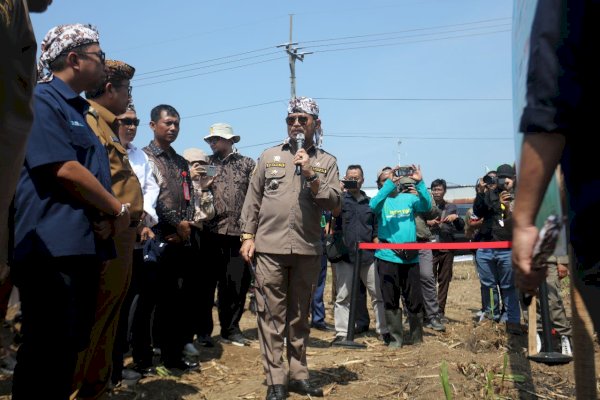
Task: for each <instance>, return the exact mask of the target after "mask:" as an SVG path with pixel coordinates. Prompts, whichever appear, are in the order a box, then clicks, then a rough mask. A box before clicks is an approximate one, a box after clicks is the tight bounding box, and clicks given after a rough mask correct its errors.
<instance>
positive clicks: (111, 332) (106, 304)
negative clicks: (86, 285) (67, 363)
mask: <svg viewBox="0 0 600 400" xmlns="http://www.w3.org/2000/svg"><path fill="white" fill-rule="evenodd" d="M135 234H136V228H127V229H126V230H124V231H123V232H121V233H119V234H118V235H116V236H115V237H114V241H115V249H116V251H117V257H116V258H114V259H112V260H109V261H107V262H105V263H104V264H103V267H102V269H101V271H100V282H99V287H98V292H97V299H96V317H95V322H94V325H93V327H92V332H91V333H90V344H89V346H88V348H87V349H85V350H84V351H82V352H80V353H79V357H78V361H77V368H76V370H75V375H74V378H73V389H74V392H77V391H78V390H79V393H78V395H77V398H79V399H88V398H89V399H95V398H97V397H98V396H100V395H102V394H103V393H104V392H105V391H106V388H107V386H108V384H109V382H110V379H111V372H112V365H113V360H112V354H113V348H114V344H115V339H116V336H117V327H118V325H119V316H120V313H121V306H122V305H123V301H124V300H125V296H126V295H127V290H128V289H129V284H130V282H131V273H132V259H133V248H134V245H135Z"/></svg>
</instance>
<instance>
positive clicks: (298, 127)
mask: <svg viewBox="0 0 600 400" xmlns="http://www.w3.org/2000/svg"><path fill="white" fill-rule="evenodd" d="M286 122H287V126H288V128H287V130H288V139H286V141H285V142H284V143H283V144H281V145H278V146H275V147H272V148H270V149H267V150H265V151H264V152H263V153H262V155H261V156H260V159H259V162H258V165H257V167H256V169H255V171H254V173H253V175H252V180H251V182H250V187H249V188H248V193H247V194H246V199H245V201H244V207H243V209H242V216H241V218H242V222H243V225H242V232H243V234H242V237H241V240H242V242H243V243H242V247H241V249H240V254H241V255H242V257H243V258H244V259H245V260H246V262H251V261H252V259H253V257H254V256H255V255H256V286H257V289H258V292H259V295H257V296H256V299H257V308H258V310H257V311H258V312H257V316H258V335H259V340H260V348H261V352H262V354H263V357H264V358H263V367H264V370H265V373H266V375H267V384H268V390H267V400H279V399H284V398H286V397H287V390H289V391H292V392H296V393H300V394H303V395H306V394H308V395H311V396H323V391H322V390H321V389H320V388H315V387H313V386H311V385H310V383H309V381H308V367H307V365H306V345H307V343H308V334H309V332H310V327H309V323H308V320H309V317H310V314H309V305H310V298H311V293H312V290H313V289H314V286H315V285H316V283H317V278H318V274H319V271H320V269H321V264H320V260H321V255H322V254H323V249H322V247H321V225H320V220H321V213H322V211H323V210H324V209H326V210H333V209H334V208H336V207H337V206H339V204H340V192H341V191H340V182H339V178H338V167H337V161H336V159H335V157H333V156H332V155H331V154H329V153H327V152H325V151H323V150H322V149H320V148H319V147H318V145H319V142H320V136H321V120H320V119H319V107H318V105H317V103H316V102H315V101H314V100H312V99H310V98H306V97H299V98H293V99H291V100H290V103H289V106H288V116H287V118H286ZM298 135H304V137H305V141H304V146H303V147H301V148H298V145H297V136H298ZM297 166H299V167H298V168H297ZM255 253H256V254H255ZM284 333H285V334H286V337H285V339H286V340H287V360H288V363H289V368H288V369H289V371H286V368H285V366H284V362H283V346H284V336H283V335H284ZM288 378H289V384H288V386H287V388H286V384H287V383H288Z"/></svg>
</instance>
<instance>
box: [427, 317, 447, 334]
mask: <svg viewBox="0 0 600 400" xmlns="http://www.w3.org/2000/svg"><path fill="white" fill-rule="evenodd" d="M425 328H428V329H433V330H434V331H437V332H446V327H445V326H444V324H442V321H440V319H439V318H438V317H431V318H429V320H427V322H425Z"/></svg>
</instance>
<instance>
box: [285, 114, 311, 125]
mask: <svg viewBox="0 0 600 400" xmlns="http://www.w3.org/2000/svg"><path fill="white" fill-rule="evenodd" d="M296 120H298V122H299V123H300V125H306V123H307V122H308V117H307V116H305V115H289V116H288V117H287V118H286V119H285V122H286V123H287V124H288V125H289V126H292V125H294V123H295V122H296Z"/></svg>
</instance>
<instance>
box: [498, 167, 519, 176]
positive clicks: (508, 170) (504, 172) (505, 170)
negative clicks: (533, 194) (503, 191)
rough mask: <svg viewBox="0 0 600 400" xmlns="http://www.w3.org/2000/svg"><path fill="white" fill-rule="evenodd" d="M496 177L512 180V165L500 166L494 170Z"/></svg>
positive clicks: (513, 174)
mask: <svg viewBox="0 0 600 400" xmlns="http://www.w3.org/2000/svg"><path fill="white" fill-rule="evenodd" d="M496 175H497V176H498V178H514V177H515V169H514V168H513V166H512V165H508V164H502V165H500V166H499V167H498V168H496Z"/></svg>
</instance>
